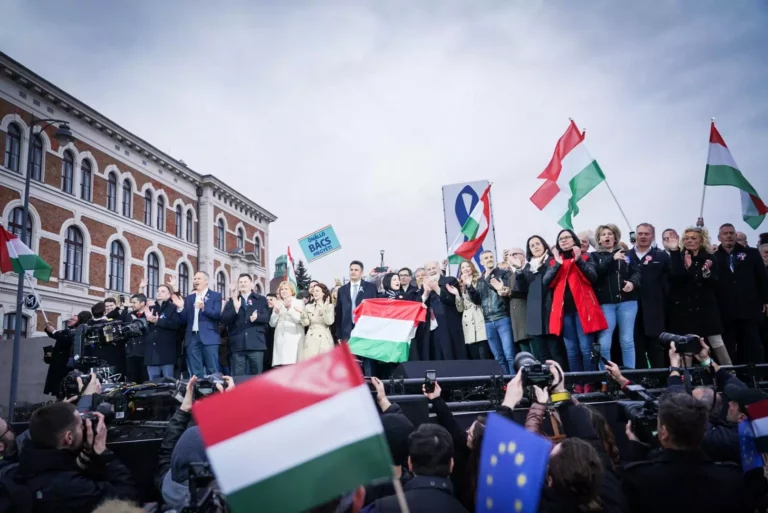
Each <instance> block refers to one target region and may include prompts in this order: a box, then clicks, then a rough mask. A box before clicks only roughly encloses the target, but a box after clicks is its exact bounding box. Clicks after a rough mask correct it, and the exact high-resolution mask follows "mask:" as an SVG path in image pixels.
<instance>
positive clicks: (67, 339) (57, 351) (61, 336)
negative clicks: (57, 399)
mask: <svg viewBox="0 0 768 513" xmlns="http://www.w3.org/2000/svg"><path fill="white" fill-rule="evenodd" d="M46 333H47V332H46ZM48 336H49V337H51V338H52V339H53V340H55V341H56V342H55V343H54V344H53V351H52V355H51V363H50V364H49V365H48V373H47V374H46V376H45V388H43V393H44V394H50V395H55V396H58V394H59V391H60V390H61V380H63V379H64V376H66V375H67V373H68V372H69V370H70V369H69V368H68V367H67V362H68V361H69V355H70V353H71V351H72V342H73V341H74V340H75V335H74V331H71V330H69V329H63V330H59V331H55V332H53V333H48Z"/></svg>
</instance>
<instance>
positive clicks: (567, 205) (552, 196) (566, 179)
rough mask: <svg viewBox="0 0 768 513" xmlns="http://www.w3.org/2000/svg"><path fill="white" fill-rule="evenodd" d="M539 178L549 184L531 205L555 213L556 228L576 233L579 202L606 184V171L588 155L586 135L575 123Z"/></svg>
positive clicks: (535, 195)
mask: <svg viewBox="0 0 768 513" xmlns="http://www.w3.org/2000/svg"><path fill="white" fill-rule="evenodd" d="M539 178H541V179H543V180H546V181H545V182H544V183H543V184H542V185H541V187H539V189H538V190H537V191H536V192H535V193H533V196H531V201H532V202H533V204H534V205H536V207H537V208H538V209H539V210H544V209H545V208H546V209H547V212H552V213H554V214H555V216H556V217H557V220H558V221H557V224H559V225H560V226H562V227H563V228H568V229H570V230H573V218H574V217H575V216H576V215H578V213H579V205H578V203H579V201H581V200H582V199H583V198H584V196H586V195H587V194H589V193H590V192H592V189H594V188H595V187H597V186H598V185H600V184H601V183H602V182H604V181H605V175H604V174H603V170H602V169H600V166H599V165H598V163H597V161H596V160H595V159H594V158H593V157H592V155H590V154H589V150H587V146H586V144H584V134H583V133H582V132H580V131H579V129H578V127H577V126H576V123H574V122H573V120H571V124H570V125H569V126H568V130H566V131H565V133H564V134H563V136H562V137H560V139H559V140H558V141H557V146H555V152H554V154H553V155H552V159H551V160H550V161H549V164H548V165H547V167H546V168H545V169H544V171H542V172H541V174H540V175H539Z"/></svg>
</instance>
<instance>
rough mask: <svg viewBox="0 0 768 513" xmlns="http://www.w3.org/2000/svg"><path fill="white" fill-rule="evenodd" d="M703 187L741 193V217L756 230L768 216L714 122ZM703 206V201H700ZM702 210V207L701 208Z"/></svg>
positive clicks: (766, 210)
mask: <svg viewBox="0 0 768 513" xmlns="http://www.w3.org/2000/svg"><path fill="white" fill-rule="evenodd" d="M704 185H705V186H707V185H710V186H717V185H730V186H731V187H736V188H737V189H739V190H740V191H741V215H742V217H743V218H744V221H745V222H746V223H747V224H748V225H749V226H751V227H752V229H754V230H756V229H757V227H758V226H760V223H762V222H763V219H765V214H768V207H766V206H765V203H763V200H761V199H760V196H758V195H757V191H756V190H755V188H754V187H752V184H750V183H749V181H748V180H747V179H746V178H744V175H743V174H741V171H740V170H739V166H738V165H736V161H735V160H733V156H732V155H731V152H730V151H729V150H728V146H726V145H725V141H724V140H723V137H722V136H721V135H720V132H718V131H717V128H715V122H714V121H712V128H711V129H710V131H709V152H708V153H707V171H706V173H705V175H704ZM702 206H703V201H702ZM702 208H703V207H702Z"/></svg>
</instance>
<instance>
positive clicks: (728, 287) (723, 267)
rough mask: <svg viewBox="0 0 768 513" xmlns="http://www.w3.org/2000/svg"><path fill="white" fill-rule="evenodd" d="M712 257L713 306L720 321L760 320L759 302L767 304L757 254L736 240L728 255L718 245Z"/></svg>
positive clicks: (765, 283)
mask: <svg viewBox="0 0 768 513" xmlns="http://www.w3.org/2000/svg"><path fill="white" fill-rule="evenodd" d="M731 258H732V259H733V269H734V270H733V271H731ZM715 259H716V260H717V269H718V274H717V288H716V293H717V305H718V307H719V308H720V315H721V316H722V318H723V322H731V321H735V320H747V319H748V320H753V321H759V320H761V319H762V318H763V305H768V276H766V273H765V265H764V264H763V259H762V257H761V256H760V253H759V252H758V251H757V250H756V249H754V248H745V247H744V246H742V245H740V244H738V243H737V244H736V246H735V247H734V248H733V250H731V252H730V254H729V253H728V252H726V251H725V250H724V249H723V247H722V246H720V248H718V250H717V251H716V252H715Z"/></svg>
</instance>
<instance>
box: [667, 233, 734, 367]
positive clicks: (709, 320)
mask: <svg viewBox="0 0 768 513" xmlns="http://www.w3.org/2000/svg"><path fill="white" fill-rule="evenodd" d="M677 241H678V239H677V237H674V236H673V235H670V239H669V242H668V244H667V247H668V248H669V289H670V290H669V297H670V304H669V310H668V311H669V321H668V323H667V324H668V326H669V331H670V332H672V333H677V334H678V335H686V334H689V333H690V334H694V335H698V336H700V337H704V338H706V340H707V344H708V345H709V346H710V347H711V348H712V351H713V353H714V355H715V358H716V359H717V361H718V363H720V365H730V364H731V357H730V356H729V354H728V350H727V349H726V348H725V344H724V343H723V337H722V333H723V325H722V323H721V322H720V310H719V309H718V307H717V300H716V298H715V282H716V281H717V279H718V273H719V268H718V266H717V263H716V261H715V258H714V257H713V256H712V255H710V254H709V253H708V252H707V249H708V244H709V243H708V241H709V233H708V232H707V230H706V229H704V228H698V227H690V228H688V229H686V230H685V232H684V234H683V248H682V249H681V248H680V247H679V246H678V244H677Z"/></svg>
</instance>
